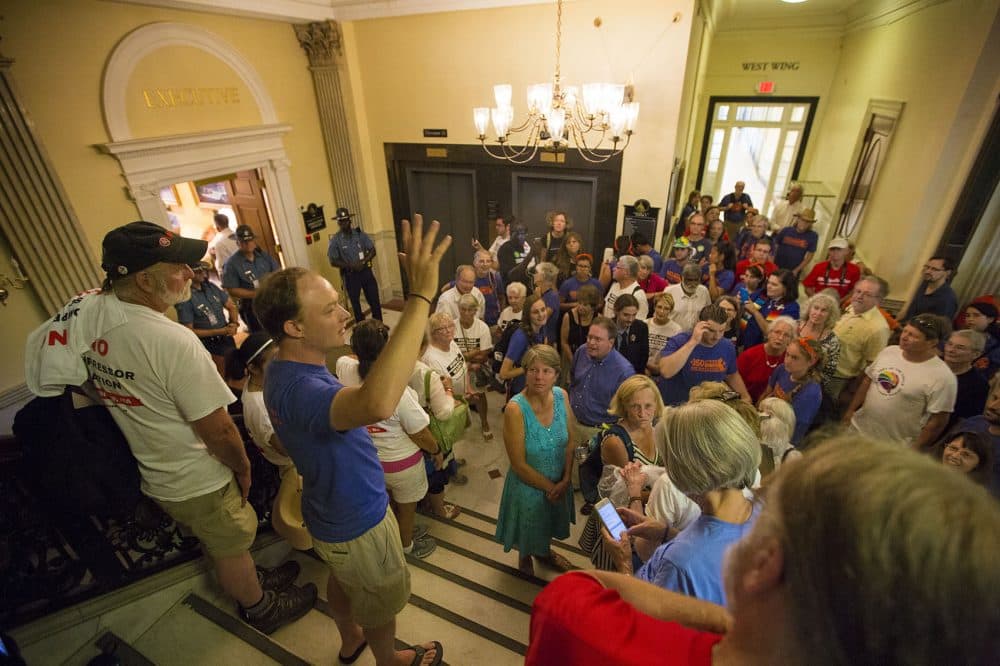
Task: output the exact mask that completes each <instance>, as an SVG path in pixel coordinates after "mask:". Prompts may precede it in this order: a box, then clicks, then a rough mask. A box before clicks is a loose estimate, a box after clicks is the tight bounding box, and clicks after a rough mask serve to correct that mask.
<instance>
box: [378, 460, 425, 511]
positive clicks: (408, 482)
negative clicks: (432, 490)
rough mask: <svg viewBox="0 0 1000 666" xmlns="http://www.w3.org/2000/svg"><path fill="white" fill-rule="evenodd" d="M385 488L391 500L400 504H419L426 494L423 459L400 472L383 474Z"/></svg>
mask: <svg viewBox="0 0 1000 666" xmlns="http://www.w3.org/2000/svg"><path fill="white" fill-rule="evenodd" d="M383 474H384V475H385V487H386V488H388V490H389V495H391V496H392V499H393V500H394V501H396V502H398V503H400V504H412V503H415V502H419V501H420V500H422V499H423V498H424V495H426V494H427V470H426V468H425V467H424V460H423V458H421V459H420V461H419V462H417V464H415V465H410V466H409V467H407V468H406V469H404V470H403V471H402V472H384V473H383Z"/></svg>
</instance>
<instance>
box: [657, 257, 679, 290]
mask: <svg viewBox="0 0 1000 666" xmlns="http://www.w3.org/2000/svg"><path fill="white" fill-rule="evenodd" d="M683 268H684V266H683V265H682V264H681V262H679V261H677V260H676V259H667V260H666V261H664V262H663V265H662V266H661V267H660V275H661V276H663V278H664V279H665V280H666V281H667V282H669V283H670V284H680V283H681V269H683Z"/></svg>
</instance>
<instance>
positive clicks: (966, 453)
mask: <svg viewBox="0 0 1000 666" xmlns="http://www.w3.org/2000/svg"><path fill="white" fill-rule="evenodd" d="M944 450H945V451H947V452H948V453H951V454H956V453H957V454H958V457H959V458H961V459H962V460H975V459H977V458H979V456H978V455H977V454H976V452H975V451H973V450H972V449H966V448H959V447H957V446H955V445H954V444H949V445H948V446H946V447H944Z"/></svg>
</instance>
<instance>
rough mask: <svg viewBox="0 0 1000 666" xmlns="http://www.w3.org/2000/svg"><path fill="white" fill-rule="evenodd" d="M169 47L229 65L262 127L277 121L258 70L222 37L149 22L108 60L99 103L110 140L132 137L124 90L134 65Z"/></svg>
mask: <svg viewBox="0 0 1000 666" xmlns="http://www.w3.org/2000/svg"><path fill="white" fill-rule="evenodd" d="M169 46H188V47H194V48H198V49H201V50H203V51H205V52H207V53H208V54H210V55H212V56H214V57H215V58H217V59H219V60H220V61H221V62H223V63H225V64H226V65H228V66H229V67H230V68H232V70H233V71H234V72H235V73H236V74H237V75H238V76H239V77H240V79H241V80H242V82H243V83H244V85H246V86H247V89H248V90H249V91H250V94H251V96H252V97H253V99H254V102H256V104H257V108H258V110H259V111H260V117H261V124H262V125H271V124H275V123H277V122H278V115H277V113H276V111H275V109H274V104H273V103H272V101H271V96H270V94H268V92H267V88H266V87H265V85H264V82H263V80H261V78H260V76H258V74H257V71H256V70H255V69H254V68H253V66H252V65H251V64H250V63H249V62H248V61H247V60H246V58H244V57H243V56H242V55H241V54H240V53H239V52H238V51H236V50H235V49H233V48H232V47H230V46H229V45H228V44H227V43H226V42H225V41H224V40H223V39H222V38H221V37H219V36H218V35H215V34H214V33H212V32H210V31H208V30H206V29H204V28H201V27H199V26H194V25H188V24H185V23H168V22H164V23H150V24H148V25H144V26H142V27H140V28H136V29H135V30H133V31H132V32H130V33H129V34H128V35H126V36H125V38H124V39H122V40H121V41H120V42H119V43H118V45H117V46H116V47H115V50H114V51H112V52H111V56H110V57H109V58H108V66H107V68H106V69H105V71H104V86H103V90H102V101H103V104H104V122H105V124H106V125H107V128H108V134H109V135H110V137H111V140H112V141H115V142H118V141H128V140H129V139H132V138H133V134H132V129H131V127H130V126H129V121H128V111H127V104H126V99H125V91H126V89H127V87H128V83H129V79H130V78H131V76H132V72H133V71H134V69H135V67H136V65H137V64H138V63H139V62H140V61H141V60H142V59H143V58H144V57H145V56H147V55H149V54H150V53H152V52H154V51H157V50H158V49H162V48H165V47H169Z"/></svg>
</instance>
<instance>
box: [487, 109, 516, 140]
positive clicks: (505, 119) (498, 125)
mask: <svg viewBox="0 0 1000 666" xmlns="http://www.w3.org/2000/svg"><path fill="white" fill-rule="evenodd" d="M490 118H491V119H492V120H493V129H494V130H495V131H496V133H497V138H500V139H502V138H503V137H505V136H507V132H508V131H510V123H511V120H512V119H513V118H514V109H513V108H511V107H509V106H508V107H506V108H493V109H490Z"/></svg>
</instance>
